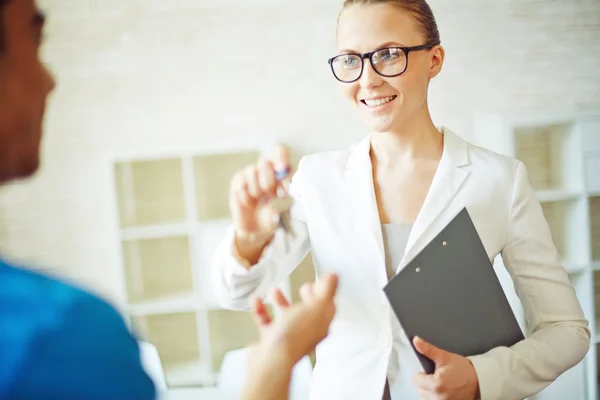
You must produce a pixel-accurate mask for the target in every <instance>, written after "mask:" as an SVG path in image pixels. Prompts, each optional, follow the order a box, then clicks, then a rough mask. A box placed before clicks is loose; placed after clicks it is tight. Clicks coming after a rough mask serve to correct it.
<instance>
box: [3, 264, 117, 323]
mask: <svg viewBox="0 0 600 400" xmlns="http://www.w3.org/2000/svg"><path fill="white" fill-rule="evenodd" d="M80 307H93V308H96V309H97V310H102V311H104V312H107V313H108V314H113V312H114V313H115V315H116V316H118V314H117V313H116V310H114V308H113V307H112V306H110V305H109V304H108V303H107V302H106V301H104V300H102V299H100V298H99V297H97V296H95V295H93V294H91V293H90V292H88V291H86V290H84V289H82V288H79V287H77V286H75V285H73V284H69V283H66V282H64V281H61V280H60V279H57V278H53V277H50V276H47V275H44V274H43V273H38V272H35V271H32V270H28V269H26V268H21V267H18V266H15V265H12V264H9V263H7V262H6V261H4V260H1V259H0V316H2V318H10V315H18V316H19V317H18V319H19V321H20V322H22V323H27V322H29V323H31V324H36V325H37V326H38V327H42V326H44V327H46V328H48V329H52V328H53V327H54V326H57V325H61V324H62V323H63V322H64V318H67V317H69V316H77V315H78V314H79V313H78V312H77V311H79V308H80Z"/></svg>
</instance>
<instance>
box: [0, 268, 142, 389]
mask: <svg viewBox="0 0 600 400" xmlns="http://www.w3.org/2000/svg"><path fill="white" fill-rule="evenodd" d="M0 320H1V321H2V326H3V329H1V330H0V353H2V354H3V357H2V358H3V359H2V361H1V362H0V367H1V368H0V388H2V387H4V388H7V387H10V386H11V382H14V381H15V380H19V379H21V378H22V377H20V375H22V374H23V373H24V371H26V370H28V368H30V364H31V362H32V361H35V360H32V358H35V357H36V354H38V355H39V354H40V351H41V350H42V349H40V346H42V347H46V345H48V346H57V347H60V346H61V345H62V344H64V345H67V343H68V346H69V348H71V347H73V348H77V347H81V348H79V349H78V351H89V350H90V349H89V346H90V345H94V343H93V342H94V341H95V338H98V337H101V338H106V339H108V338H110V337H120V338H123V339H124V340H125V341H128V342H129V343H128V345H127V347H131V348H132V351H137V349H133V347H134V344H135V343H133V341H134V339H133V338H132V337H131V336H130V335H129V332H128V330H127V328H126V325H125V324H124V321H123V319H122V317H121V316H120V315H119V313H118V312H117V311H116V310H115V309H114V308H113V307H112V306H111V305H109V304H108V303H107V302H106V301H104V300H102V299H100V298H99V297H97V296H94V295H92V294H91V293H89V292H87V291H85V290H83V289H81V288H78V287H76V286H75V285H71V284H68V283H66V282H62V281H60V280H58V279H55V278H51V277H49V276H45V275H43V274H41V273H37V272H34V271H30V270H27V269H24V268H20V267H16V266H14V265H10V264H8V263H7V262H5V261H3V260H0ZM92 327H95V328H92ZM90 328H91V329H90ZM48 340H49V341H51V342H52V343H47V341H48ZM103 343H106V342H103V341H100V342H96V344H95V345H96V346H102V345H103ZM86 347H87V349H86ZM0 392H1V391H0ZM0 397H2V393H0Z"/></svg>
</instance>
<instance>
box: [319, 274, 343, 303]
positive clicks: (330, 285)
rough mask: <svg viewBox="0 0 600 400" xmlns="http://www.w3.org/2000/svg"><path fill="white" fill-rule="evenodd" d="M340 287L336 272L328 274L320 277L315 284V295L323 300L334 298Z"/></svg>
mask: <svg viewBox="0 0 600 400" xmlns="http://www.w3.org/2000/svg"><path fill="white" fill-rule="evenodd" d="M337 287H338V276H337V275H336V274H327V275H324V276H323V277H322V278H321V279H319V280H318V281H317V282H316V283H315V286H314V294H315V297H317V298H318V299H320V300H322V301H329V300H331V299H333V296H335V293H336V291H337Z"/></svg>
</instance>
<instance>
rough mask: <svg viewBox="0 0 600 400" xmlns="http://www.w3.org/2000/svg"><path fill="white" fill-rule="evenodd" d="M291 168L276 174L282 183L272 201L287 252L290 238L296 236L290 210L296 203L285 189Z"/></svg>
mask: <svg viewBox="0 0 600 400" xmlns="http://www.w3.org/2000/svg"><path fill="white" fill-rule="evenodd" d="M289 172H290V168H289V167H286V168H284V169H283V170H279V171H276V172H275V178H276V179H277V181H278V182H279V183H280V185H279V187H278V188H277V197H275V198H273V199H272V200H271V207H273V210H274V211H275V213H276V214H277V216H278V219H279V220H278V224H279V227H280V228H281V229H282V230H283V232H284V235H285V236H284V245H285V251H286V252H288V251H289V236H292V237H293V236H294V231H293V229H292V220H291V216H290V210H291V208H292V204H293V203H294V199H293V198H292V197H291V196H290V195H289V194H287V191H286V187H285V183H284V181H285V179H286V178H287V176H288V175H289Z"/></svg>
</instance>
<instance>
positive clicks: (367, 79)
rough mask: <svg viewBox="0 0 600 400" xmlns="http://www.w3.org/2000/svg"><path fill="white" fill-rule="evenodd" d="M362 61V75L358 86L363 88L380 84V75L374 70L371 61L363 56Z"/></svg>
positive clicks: (381, 80) (381, 81)
mask: <svg viewBox="0 0 600 400" xmlns="http://www.w3.org/2000/svg"><path fill="white" fill-rule="evenodd" d="M363 63H364V67H363V72H362V75H361V76H360V86H361V87H363V88H365V89H368V88H372V87H378V86H381V84H382V83H383V79H382V77H381V75H379V74H378V73H377V72H376V71H375V69H374V68H373V66H372V65H371V61H369V59H368V58H365V59H364V60H363Z"/></svg>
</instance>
